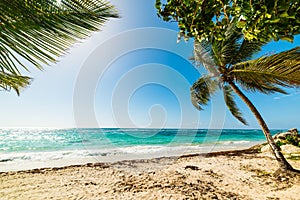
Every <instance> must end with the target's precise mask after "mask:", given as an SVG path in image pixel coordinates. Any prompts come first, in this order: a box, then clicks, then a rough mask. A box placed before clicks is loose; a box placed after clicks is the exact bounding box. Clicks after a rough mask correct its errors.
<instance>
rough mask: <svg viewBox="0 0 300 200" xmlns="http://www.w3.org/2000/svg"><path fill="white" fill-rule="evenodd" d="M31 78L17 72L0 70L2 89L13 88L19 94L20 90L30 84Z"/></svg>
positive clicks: (0, 85)
mask: <svg viewBox="0 0 300 200" xmlns="http://www.w3.org/2000/svg"><path fill="white" fill-rule="evenodd" d="M30 81H31V78H30V77H27V76H20V75H17V74H8V73H4V72H0V87H1V88H2V89H4V90H11V89H13V90H15V91H16V93H17V94H18V95H20V90H21V89H22V88H25V87H27V86H28V85H29V84H30Z"/></svg>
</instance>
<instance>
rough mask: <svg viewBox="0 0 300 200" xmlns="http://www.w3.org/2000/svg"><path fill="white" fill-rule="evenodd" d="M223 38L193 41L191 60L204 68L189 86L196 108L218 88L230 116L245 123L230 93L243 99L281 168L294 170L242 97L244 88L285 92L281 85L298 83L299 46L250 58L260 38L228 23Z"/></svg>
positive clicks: (258, 117) (204, 103)
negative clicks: (249, 38) (248, 36)
mask: <svg viewBox="0 0 300 200" xmlns="http://www.w3.org/2000/svg"><path fill="white" fill-rule="evenodd" d="M224 38H225V39H224V40H217V39H213V38H212V40H211V41H210V42H207V41H202V42H197V41H196V42H195V44H194V58H193V59H194V60H195V62H196V63H197V64H200V65H202V66H203V67H205V69H206V71H208V74H207V75H204V76H202V77H200V78H199V79H198V80H197V81H196V82H195V83H194V84H193V86H192V87H191V100H192V103H193V105H194V106H195V107H196V108H198V109H199V110H201V109H203V108H202V106H203V105H207V103H208V102H209V100H210V98H211V96H212V95H213V94H214V93H215V92H216V91H218V90H219V89H221V90H222V91H223V96H224V100H225V103H226V105H227V107H228V109H229V110H230V112H231V113H232V115H233V116H234V117H236V118H237V119H238V120H239V121H240V122H242V123H243V124H245V125H247V122H246V120H245V119H244V118H243V117H242V114H241V112H240V111H239V109H238V107H237V105H236V103H235V101H234V92H235V93H236V94H237V95H238V96H239V97H240V98H241V99H242V100H243V101H244V103H245V104H246V105H247V106H248V107H249V108H250V110H251V111H252V113H253V114H254V116H255V117H256V119H257V121H258V123H259V125H260V127H261V129H262V131H263V133H264V135H265V137H266V139H267V142H268V143H269V145H270V147H271V149H272V151H273V154H274V156H275V157H276V159H277V161H278V162H279V164H280V169H282V170H290V171H297V170H294V169H293V167H292V166H291V165H290V164H289V163H288V162H287V161H286V159H285V158H284V156H283V155H282V153H281V151H280V149H279V147H278V146H277V145H276V144H275V142H274V139H273V138H272V136H271V134H270V131H269V128H268V126H267V124H266V122H265V121H264V119H263V118H262V116H261V114H260V113H259V111H258V110H257V108H256V107H255V106H254V105H253V103H252V102H251V101H250V100H249V99H248V98H247V97H246V96H245V94H244V93H243V92H242V90H241V89H240V88H239V87H238V86H240V87H241V88H242V89H243V90H245V91H251V92H256V91H258V92H262V93H264V94H270V93H274V92H279V93H283V94H286V92H285V91H284V90H283V87H297V86H299V85H300V47H296V48H294V49H291V50H289V51H285V52H281V53H278V54H274V55H270V56H263V57H261V58H258V59H251V57H252V56H253V55H254V54H255V53H257V52H259V51H260V50H261V47H262V46H263V45H264V44H266V42H264V41H263V40H262V41H247V40H245V39H244V38H243V34H242V33H241V32H239V31H238V30H237V28H235V26H234V25H232V24H231V25H230V26H229V27H228V29H227V31H226V33H225V36H224Z"/></svg>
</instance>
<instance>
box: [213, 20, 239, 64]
mask: <svg viewBox="0 0 300 200" xmlns="http://www.w3.org/2000/svg"><path fill="white" fill-rule="evenodd" d="M224 34H225V35H224V36H223V37H224V38H223V39H222V40H217V39H213V41H212V51H213V56H214V59H215V60H216V62H217V65H218V66H219V67H222V66H223V67H225V66H226V65H227V64H230V62H231V60H233V59H234V58H235V57H234V55H235V54H236V52H237V51H238V49H239V46H240V43H239V41H240V40H241V38H242V36H243V34H242V33H241V32H240V31H239V30H238V29H237V28H236V26H235V23H234V22H232V23H231V24H229V25H228V27H227V30H226V32H225V33H224Z"/></svg>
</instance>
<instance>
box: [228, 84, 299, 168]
mask: <svg viewBox="0 0 300 200" xmlns="http://www.w3.org/2000/svg"><path fill="white" fill-rule="evenodd" d="M229 85H230V86H231V88H232V89H233V91H234V92H235V93H236V94H237V95H238V96H239V97H240V98H241V99H242V100H243V101H244V102H245V104H246V105H247V106H248V107H249V108H250V110H251V111H252V113H253V114H254V116H255V117H256V119H257V121H258V123H259V125H260V127H261V129H262V131H263V132H264V135H265V137H266V139H267V142H268V144H269V145H270V147H271V149H272V152H273V154H274V156H275V158H276V160H277V161H278V163H279V165H280V169H281V170H289V171H297V170H294V168H293V167H292V166H291V165H290V164H289V163H288V162H287V161H286V159H285V158H284V156H283V154H282V153H281V151H280V149H279V147H278V146H277V145H276V144H275V141H274V139H273V137H272V136H271V134H270V130H269V128H268V126H267V124H266V122H265V121H264V119H263V118H262V116H261V115H260V113H259V112H258V110H257V109H256V107H255V106H254V105H253V103H252V102H251V101H250V100H249V99H248V97H246V96H245V95H244V93H243V92H242V91H241V90H240V89H239V88H238V87H237V86H236V85H235V84H234V83H233V82H229Z"/></svg>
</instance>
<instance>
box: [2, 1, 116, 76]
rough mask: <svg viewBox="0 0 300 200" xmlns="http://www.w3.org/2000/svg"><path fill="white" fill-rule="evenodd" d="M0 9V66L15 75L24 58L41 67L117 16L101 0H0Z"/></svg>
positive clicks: (111, 7)
mask: <svg viewBox="0 0 300 200" xmlns="http://www.w3.org/2000/svg"><path fill="white" fill-rule="evenodd" d="M59 2H60V3H59ZM0 13H1V14H0V24H1V26H0V70H1V71H2V72H5V73H12V74H18V75H20V72H19V69H18V68H19V67H23V68H24V69H26V70H28V69H29V66H26V65H25V64H24V63H23V62H22V60H23V59H25V60H27V61H29V62H30V63H31V64H32V65H33V66H35V67H37V68H38V69H42V64H50V63H53V62H56V59H57V57H58V56H61V55H62V54H64V53H65V52H66V50H67V49H68V48H70V47H71V46H72V45H73V44H74V43H75V42H77V41H80V40H82V39H85V38H87V37H88V36H89V35H90V34H91V33H92V32H94V31H98V30H100V28H101V26H102V25H103V23H104V22H105V21H106V20H107V19H108V18H110V17H117V14H116V13H117V12H116V10H115V9H114V7H113V6H111V5H109V4H108V3H106V2H104V1H102V0H61V1H57V0H31V1H20V0H1V2H0ZM21 57H22V58H21Z"/></svg>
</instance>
